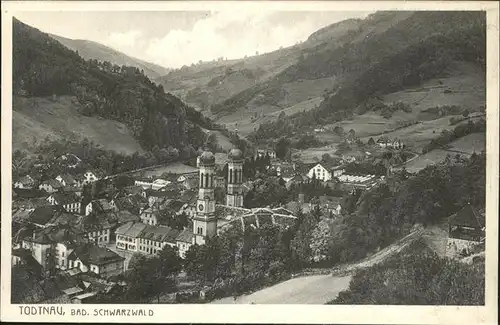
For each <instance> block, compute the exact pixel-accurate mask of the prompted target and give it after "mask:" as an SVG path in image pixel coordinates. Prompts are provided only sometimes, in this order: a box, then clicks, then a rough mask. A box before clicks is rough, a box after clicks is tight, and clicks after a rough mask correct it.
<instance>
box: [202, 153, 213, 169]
mask: <svg viewBox="0 0 500 325" xmlns="http://www.w3.org/2000/svg"><path fill="white" fill-rule="evenodd" d="M200 165H204V166H212V165H215V156H214V154H213V153H212V152H211V151H208V150H206V151H204V152H203V153H202V154H201V156H200Z"/></svg>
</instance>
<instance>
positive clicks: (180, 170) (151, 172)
mask: <svg viewBox="0 0 500 325" xmlns="http://www.w3.org/2000/svg"><path fill="white" fill-rule="evenodd" d="M196 171H198V168H195V167H191V166H188V165H184V164H183V163H181V162H175V163H171V164H168V165H165V166H160V167H154V168H151V169H148V170H146V171H140V172H138V173H137V174H136V175H141V176H142V177H158V176H160V175H162V174H163V173H172V174H187V173H193V172H196Z"/></svg>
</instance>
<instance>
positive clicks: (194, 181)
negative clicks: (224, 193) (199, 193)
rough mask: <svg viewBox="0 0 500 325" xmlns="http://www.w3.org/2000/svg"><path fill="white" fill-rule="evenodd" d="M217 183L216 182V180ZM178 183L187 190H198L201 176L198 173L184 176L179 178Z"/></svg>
mask: <svg viewBox="0 0 500 325" xmlns="http://www.w3.org/2000/svg"><path fill="white" fill-rule="evenodd" d="M223 179H224V178H223ZM214 181H216V180H214ZM177 183H178V184H180V185H181V186H182V187H183V188H184V189H186V190H192V189H195V188H198V185H199V184H198V183H199V176H198V173H191V174H184V175H181V176H179V178H177ZM216 187H217V185H216Z"/></svg>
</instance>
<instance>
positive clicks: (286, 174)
mask: <svg viewBox="0 0 500 325" xmlns="http://www.w3.org/2000/svg"><path fill="white" fill-rule="evenodd" d="M296 174H297V173H296V171H295V170H294V169H293V167H284V168H282V169H281V170H280V172H279V175H278V176H279V177H281V178H282V179H283V180H284V181H285V183H287V182H289V181H290V180H291V179H292V178H293V177H294V176H295V175H296Z"/></svg>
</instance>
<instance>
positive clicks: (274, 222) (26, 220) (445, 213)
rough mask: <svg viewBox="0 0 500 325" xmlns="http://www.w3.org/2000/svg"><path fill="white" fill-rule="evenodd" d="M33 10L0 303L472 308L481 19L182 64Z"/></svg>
mask: <svg viewBox="0 0 500 325" xmlns="http://www.w3.org/2000/svg"><path fill="white" fill-rule="evenodd" d="M147 14H151V15H154V14H161V13H147ZM306 14H307V13H304V15H306ZM283 15H285V16H286V13H283ZM26 17H27V18H26V19H24V18H23V16H22V15H20V16H19V17H16V18H14V19H13V108H12V111H13V153H12V226H11V237H12V249H11V257H12V258H11V259H12V265H11V266H12V277H11V284H12V285H11V288H12V290H11V301H12V303H16V304H23V305H27V304H88V303H91V304H94V303H103V304H119V303H123V304H127V303H149V304H169V303H218V304H234V303H243V304H266V303H269V304H273V303H274V304H280V303H290V304H380V305H484V299H485V298H484V295H485V294H484V290H485V287H484V286H485V273H484V272H485V271H484V263H485V258H484V255H485V231H486V221H485V216H486V210H485V201H486V152H485V142H486V140H485V134H486V102H485V101H486V96H485V90H486V81H485V80H486V79H485V73H486V71H485V70H486V68H485V51H486V43H485V42H486V34H485V33H486V27H485V26H486V16H485V14H484V13H481V12H465V11H464V12H451V11H450V12H447V11H442V12H437V11H436V12H433V11H417V12H404V11H401V12H398V11H394V12H383V11H382V12H374V13H370V14H367V15H364V16H363V17H352V18H351V17H347V18H346V19H345V20H338V19H337V20H336V22H333V24H327V23H326V22H325V24H324V25H323V26H322V28H319V27H314V28H316V29H317V30H311V33H310V36H309V37H308V38H307V39H305V40H302V39H301V40H299V39H297V42H296V44H292V45H290V46H288V45H286V46H281V47H280V45H279V44H278V45H277V46H276V47H275V48H274V50H272V51H267V50H266V51H264V52H262V50H261V52H262V53H259V52H258V51H256V52H255V53H251V54H248V55H245V56H244V57H243V56H241V57H240V58H230V59H228V58H226V57H225V56H222V57H217V58H215V59H213V60H199V61H196V62H195V63H193V64H186V65H183V66H182V67H179V68H163V67H160V66H159V65H157V64H153V63H148V62H145V61H142V60H139V59H135V58H132V57H128V56H127V55H125V54H123V53H121V52H118V51H115V50H114V49H111V48H109V47H107V46H104V45H102V44H99V43H96V42H94V40H91V39H89V40H88V41H83V40H78V39H69V38H65V37H62V36H57V35H55V34H57V31H55V30H43V28H42V27H39V26H36V25H35V24H33V26H31V25H30V19H29V15H28V16H26ZM110 17H111V16H110ZM138 17H139V16H138ZM200 17H202V18H199V19H210V18H203V17H205V16H203V15H202V16H200ZM207 17H208V16H207ZM82 19H84V18H82ZM141 19H142V18H141ZM283 19H285V18H283ZM297 19H298V18H297ZM139 20H140V19H139V18H138V21H139ZM457 26H459V27H457ZM37 28H39V29H37ZM248 28H250V27H248ZM290 28H291V27H290ZM50 33H54V34H50ZM89 35H90V34H89ZM242 35H246V34H242ZM242 37H243V36H242ZM165 55H167V54H165ZM200 55H201V54H200ZM403 288H404V289H403Z"/></svg>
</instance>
